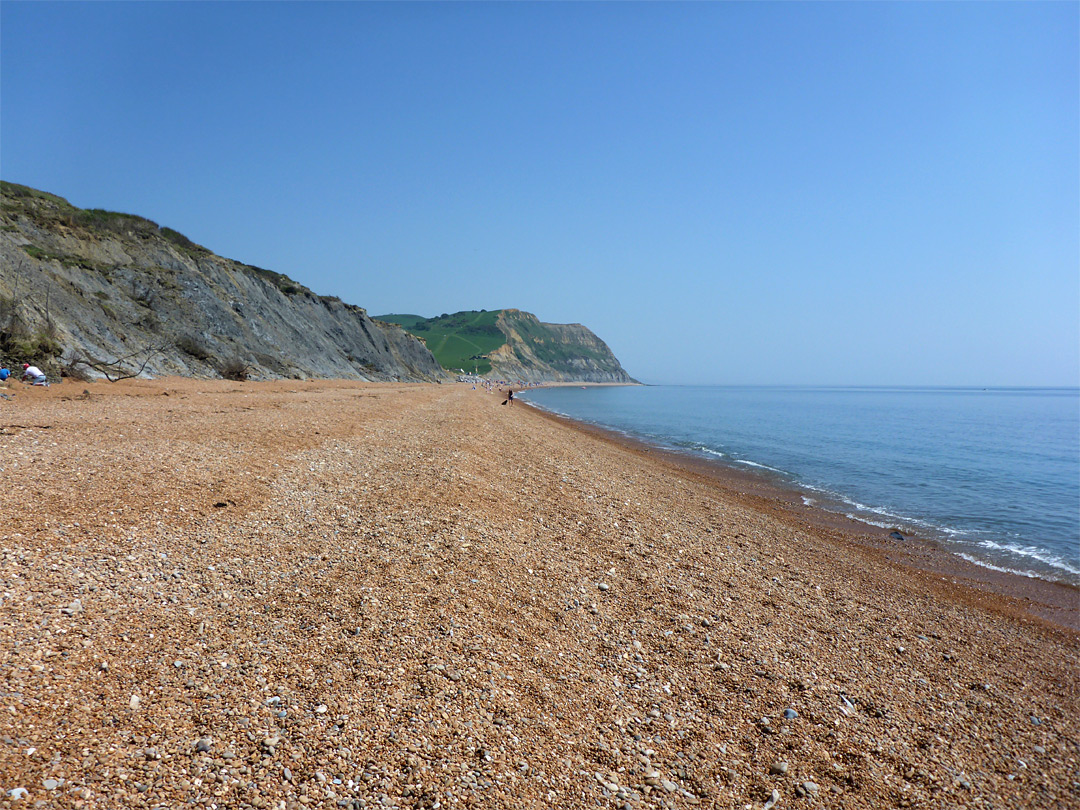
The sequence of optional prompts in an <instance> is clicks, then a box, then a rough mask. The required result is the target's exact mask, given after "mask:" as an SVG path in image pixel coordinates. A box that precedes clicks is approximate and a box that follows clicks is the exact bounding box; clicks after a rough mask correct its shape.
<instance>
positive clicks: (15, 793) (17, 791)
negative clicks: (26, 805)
mask: <svg viewBox="0 0 1080 810" xmlns="http://www.w3.org/2000/svg"><path fill="white" fill-rule="evenodd" d="M29 793H30V791H28V790H27V789H26V788H22V787H17V788H12V789H11V790H9V791H8V792H7V795H8V796H10V797H11V798H12V799H13V800H14V801H18V800H19V799H25V798H26V797H27V795H29Z"/></svg>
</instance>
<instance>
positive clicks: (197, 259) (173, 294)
mask: <svg viewBox="0 0 1080 810" xmlns="http://www.w3.org/2000/svg"><path fill="white" fill-rule="evenodd" d="M0 203H2V205H0V362H4V363H6V364H9V365H10V364H15V363H21V362H24V361H29V362H35V363H37V364H38V365H41V366H42V367H43V368H44V369H45V370H46V372H47V373H52V374H54V375H55V374H57V373H58V372H60V371H61V370H65V371H67V372H69V373H76V374H77V373H83V374H88V375H89V376H100V375H101V374H102V373H105V374H109V375H111V376H116V375H121V374H134V373H139V374H141V375H142V376H156V375H165V374H175V375H182V376H195V377H210V376H214V377H216V376H226V377H233V376H235V377H238V378H243V377H245V376H246V377H251V378H256V379H258V378H282V377H285V378H307V377H340V378H351V379H361V380H401V381H420V380H437V379H442V378H445V377H446V373H445V372H444V371H443V369H442V368H441V367H440V366H439V364H438V363H437V362H436V361H435V358H434V357H433V356H432V355H431V352H429V351H428V350H427V349H426V348H425V346H424V344H423V342H422V341H420V340H418V339H417V338H415V337H413V336H412V335H409V334H408V333H406V332H405V331H403V330H402V329H400V328H398V327H397V326H393V325H391V324H388V323H383V322H379V321H375V320H373V319H372V318H370V317H368V314H367V312H366V311H365V310H364V309H362V308H360V307H358V306H353V305H350V304H346V303H344V302H343V301H341V300H340V299H338V298H334V297H327V296H320V295H316V294H315V293H313V292H312V291H311V290H309V289H307V288H306V287H304V286H302V285H300V284H297V283H296V282H294V281H292V280H291V279H289V278H288V277H287V276H284V275H282V274H280V273H275V272H273V271H270V270H264V269H262V268H258V267H253V266H251V265H246V264H243V263H241V262H237V261H233V260H230V259H226V258H223V257H221V256H217V255H215V254H214V253H212V252H210V251H209V250H207V249H206V248H204V247H202V246H200V245H197V244H195V243H194V242H192V241H190V240H189V239H187V238H185V237H184V236H183V235H182V234H179V233H177V232H176V231H173V230H171V229H169V228H163V227H159V226H158V225H157V224H156V223H154V222H151V221H150V220H147V219H144V218H142V217H137V216H132V215H128V214H117V213H114V212H107V211H99V210H83V209H79V208H76V207H74V206H72V205H71V204H70V203H68V202H67V201H66V200H64V199H63V198H61V197H57V196H55V195H51V194H47V193H44V192H40V191H36V190H34V189H30V188H27V187H25V186H18V185H15V184H12V183H3V184H2V186H0Z"/></svg>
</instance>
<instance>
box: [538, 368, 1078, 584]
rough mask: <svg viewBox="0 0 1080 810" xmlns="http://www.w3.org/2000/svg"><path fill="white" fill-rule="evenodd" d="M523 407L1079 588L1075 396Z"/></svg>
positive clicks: (668, 396) (553, 393)
mask: <svg viewBox="0 0 1080 810" xmlns="http://www.w3.org/2000/svg"><path fill="white" fill-rule="evenodd" d="M522 398H523V399H527V400H529V401H531V402H532V403H534V404H535V405H537V406H539V407H542V408H545V409H547V410H551V411H554V412H557V413H561V414H564V415H566V416H570V417H572V418H574V419H578V420H582V421H585V422H591V423H594V424H598V425H603V426H605V427H609V428H612V429H615V430H617V431H621V432H623V433H626V434H629V435H632V436H635V437H637V438H640V439H644V440H646V441H649V442H652V443H654V444H657V445H661V446H664V447H668V448H673V449H676V450H680V451H683V452H687V453H691V454H695V455H699V456H703V457H707V458H710V459H714V460H716V461H717V462H718V463H722V464H731V465H735V466H737V467H741V468H743V469H748V468H749V469H756V470H758V471H760V472H761V473H762V474H764V475H766V476H769V477H772V478H774V479H776V480H779V481H780V482H782V483H785V484H788V485H794V486H796V487H798V488H801V489H802V490H803V491H804V493H805V495H804V497H805V498H806V499H807V500H808V502H813V503H815V504H817V505H820V506H822V507H824V508H831V509H836V510H839V511H842V512H844V513H846V514H848V515H849V516H851V517H854V518H856V519H858V520H862V521H864V522H866V523H868V524H871V525H874V526H879V527H882V528H888V529H892V528H898V529H900V530H901V531H905V532H911V533H917V534H920V535H922V536H931V537H934V538H937V539H939V540H941V541H944V543H945V544H946V546H947V547H948V548H950V549H952V550H953V551H954V552H955V553H957V554H959V555H961V556H963V557H965V558H967V559H969V560H971V561H973V562H977V563H979V564H981V565H984V566H987V567H989V568H995V569H999V570H1008V571H1013V572H1017V573H1021V574H1025V575H1028V576H1035V577H1040V578H1043V579H1048V580H1053V581H1059V582H1067V583H1070V584H1073V585H1080V391H1078V390H1076V389H1033V388H1021V389H966V388H965V389H942V388H773V387H726V386H725V387H706V386H635V387H618V388H587V389H581V388H548V389H541V390H535V391H526V392H522Z"/></svg>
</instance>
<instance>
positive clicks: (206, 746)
mask: <svg viewBox="0 0 1080 810" xmlns="http://www.w3.org/2000/svg"><path fill="white" fill-rule="evenodd" d="M213 744H214V741H213V740H211V739H210V738H209V737H200V738H199V740H198V741H197V742H196V743H195V750H196V751H198V752H200V753H203V754H205V753H206V752H207V751H209V750H210V748H211V747H212V746H213Z"/></svg>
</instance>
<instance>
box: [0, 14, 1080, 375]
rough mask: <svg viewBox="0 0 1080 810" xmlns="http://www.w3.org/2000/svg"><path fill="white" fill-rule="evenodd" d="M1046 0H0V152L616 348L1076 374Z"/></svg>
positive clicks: (1069, 19) (454, 304)
mask: <svg viewBox="0 0 1080 810" xmlns="http://www.w3.org/2000/svg"><path fill="white" fill-rule="evenodd" d="M1078 32H1080V5H1078V4H1077V3H1038V2H1037V3H820V4H819V3H775V4H774V3H736V2H718V3H435V4H426V3H265V4H264V3H72V2H64V3H48V2H19V1H17V0H5V2H3V3H2V4H0V175H2V177H3V179H5V180H9V181H12V182H17V183H23V184H26V185H30V186H33V187H35V188H40V189H43V190H46V191H50V192H53V193H55V194H59V195H61V196H63V197H66V198H67V199H68V200H70V201H71V202H72V203H73V204H75V205H77V206H80V207H84V208H107V209H111V210H118V211H125V212H129V213H135V214H140V215H142V216H146V217H149V218H150V219H153V220H155V221H156V222H158V223H159V224H161V225H168V226H169V227H172V228H175V229H176V230H178V231H181V232H182V233H184V234H185V235H187V236H188V237H189V238H191V239H194V240H195V241H197V242H199V243H201V244H203V245H205V246H207V247H209V248H210V249H211V250H214V251H215V252H217V253H219V254H221V255H224V256H228V257H230V258H234V259H238V260H240V261H244V262H248V263H250V264H256V265H259V266H262V267H267V268H270V269H273V270H277V271H280V272H284V273H286V274H288V275H289V276H292V277H293V278H294V279H296V280H298V281H300V282H302V283H303V284H306V285H307V286H309V287H311V288H312V289H313V290H314V291H315V292H317V293H320V294H324V295H338V296H340V297H341V298H343V299H344V300H346V301H348V302H350V303H355V304H359V305H360V306H363V307H366V308H367V309H368V310H369V312H371V313H372V314H383V313H417V314H422V315H437V314H439V313H442V312H454V311H456V310H461V309H497V308H503V307H517V308H520V309H526V310H529V311H531V312H534V313H535V314H536V315H537V316H539V317H540V318H541V320H545V321H553V322H558V323H569V322H579V323H584V324H585V325H587V326H589V327H590V328H591V329H592V330H593V331H595V332H596V333H597V334H598V335H599V336H600V337H601V338H602V339H604V340H605V341H606V342H607V343H608V344H609V345H610V346H611V348H612V350H613V351H614V352H615V353H616V355H617V356H618V357H619V358H620V360H621V361H622V362H623V365H624V366H625V367H626V369H627V370H628V371H629V372H630V373H631V374H632V375H634V376H636V377H638V378H639V379H641V380H643V381H646V382H656V383H662V382H674V383H690V382H698V383H764V384H837V385H844V384H850V385H1070V386H1074V385H1077V384H1080V110H1078V107H1080V48H1078V41H1080V34H1078Z"/></svg>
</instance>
